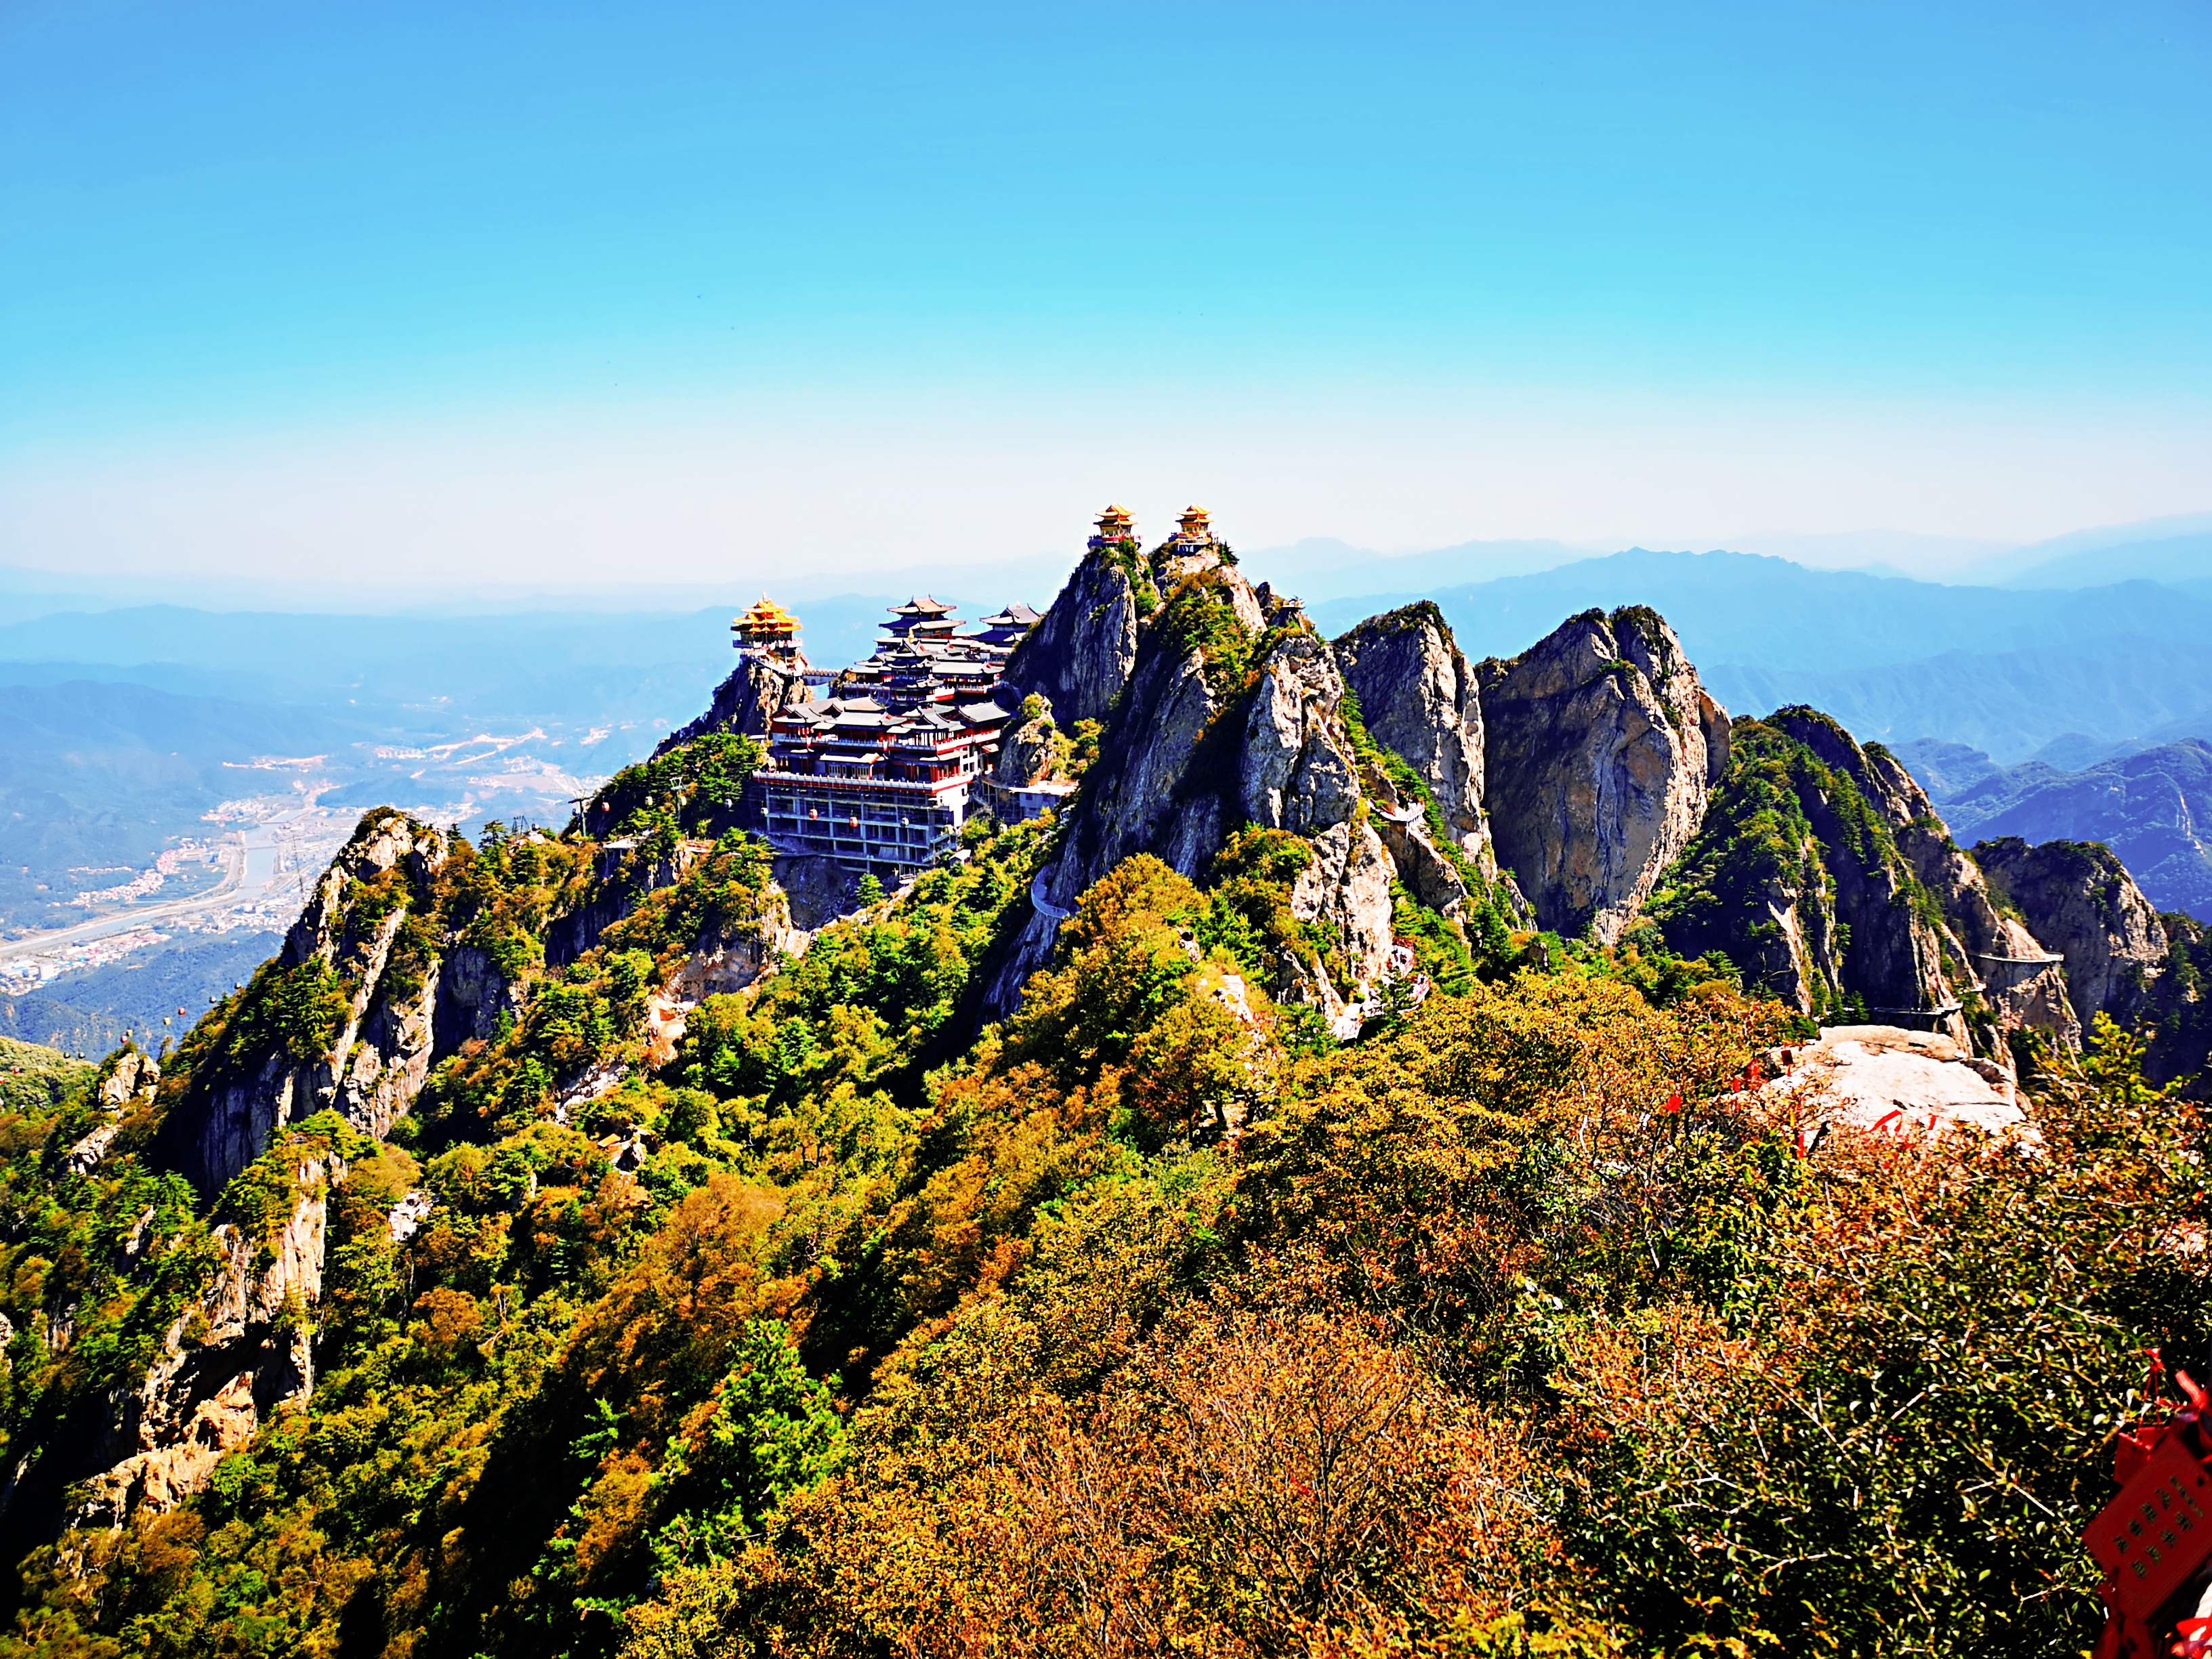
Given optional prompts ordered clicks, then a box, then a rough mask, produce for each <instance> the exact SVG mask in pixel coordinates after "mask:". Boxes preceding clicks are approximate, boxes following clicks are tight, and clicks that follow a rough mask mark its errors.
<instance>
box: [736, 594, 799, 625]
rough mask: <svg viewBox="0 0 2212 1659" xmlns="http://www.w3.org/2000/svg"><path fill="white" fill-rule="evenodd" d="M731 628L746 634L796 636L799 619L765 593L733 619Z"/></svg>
mask: <svg viewBox="0 0 2212 1659" xmlns="http://www.w3.org/2000/svg"><path fill="white" fill-rule="evenodd" d="M730 626H731V627H732V629H736V630H737V631H738V632H739V633H744V634H795V633H797V632H798V631H799V618H798V617H794V616H793V615H792V614H791V612H789V611H786V610H785V609H784V608H783V607H782V606H781V605H778V604H777V603H776V602H775V600H774V599H770V598H769V596H768V595H767V594H765V593H763V594H762V595H761V596H760V598H759V599H756V600H754V601H753V603H752V606H751V608H750V609H749V610H747V611H743V612H742V613H740V614H739V615H738V616H737V617H733V618H732V620H731V623H730Z"/></svg>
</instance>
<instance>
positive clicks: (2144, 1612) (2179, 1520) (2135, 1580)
mask: <svg viewBox="0 0 2212 1659" xmlns="http://www.w3.org/2000/svg"><path fill="white" fill-rule="evenodd" d="M2208 1507H2212V1474H2208V1473H2207V1471H2206V1469H2205V1468H2204V1465H2203V1464H2202V1463H2200V1462H2197V1460H2196V1458H2194V1457H2193V1456H2191V1455H2190V1453H2189V1449H2188V1448H2186V1447H2185V1446H2184V1445H2183V1444H2182V1443H2181V1437H2180V1436H2179V1434H2169V1435H2167V1436H2166V1438H2165V1439H2163V1440H2161V1441H2160V1442H2159V1443H2158V1445H2157V1446H2156V1447H2155V1448H2154V1449H2153V1450H2152V1451H2151V1453H2150V1454H2149V1455H2148V1456H2147V1457H2145V1458H2144V1459H2143V1461H2142V1468H2138V1469H2137V1470H2136V1473H2135V1474H2134V1477H2133V1478H2132V1479H2130V1480H2129V1482H2128V1484H2127V1485H2126V1486H2123V1487H2122V1488H2121V1489H2120V1495H2119V1496H2118V1498H2114V1499H2113V1500H2112V1502H2111V1503H2109V1504H2106V1506H2105V1509H2104V1512H2103V1513H2102V1514H2100V1515H2099V1516H2098V1517H2097V1518H2096V1519H2095V1520H2094V1521H2093V1522H2090V1523H2089V1529H2088V1531H2087V1532H2085V1533H2084V1534H2081V1541H2082V1542H2083V1543H2085V1544H2087V1546H2088V1547H2089V1553H2090V1554H2092V1555H2093V1556H2095V1557H2096V1558H2097V1564H2098V1565H2100V1566H2101V1567H2103V1568H2104V1570H2105V1571H2106V1575H2107V1576H2108V1577H2111V1579H2112V1583H2113V1585H2114V1587H2115V1594H2114V1596H2113V1599H2114V1600H2115V1601H2118V1603H2119V1604H2120V1607H2121V1608H2122V1610H2123V1611H2124V1612H2125V1613H2127V1614H2128V1615H2129V1616H2130V1618H2132V1619H2136V1620H2142V1621H2146V1622H2147V1621H2148V1620H2149V1618H2150V1615H2151V1614H2152V1613H2155V1612H2157V1611H2158V1608H2159V1605H2160V1603H2161V1602H2163V1601H2165V1600H2166V1597H2168V1596H2169V1595H2172V1594H2173V1593H2174V1591H2176V1590H2178V1589H2180V1588H2181V1586H2182V1583H2183V1581H2184V1580H2185V1579H2186V1578H2187V1577H2189V1575H2190V1574H2191V1573H2192V1572H2194V1571H2197V1568H2198V1567H2200V1566H2202V1565H2203V1564H2204V1559H2205V1557H2207V1556H2212V1517H2208V1516H2207V1515H2206V1512H2205V1511H2206V1509H2207V1508H2208Z"/></svg>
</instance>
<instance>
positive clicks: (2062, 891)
mask: <svg viewBox="0 0 2212 1659" xmlns="http://www.w3.org/2000/svg"><path fill="white" fill-rule="evenodd" d="M1974 861H1975V862H1976V863H1977V864H1978V865H1979V866H1981V868H1982V870H1983V872H1984V874H1985V875H1987V877H1988V878H1989V882H1990V887H1991V888H1992V889H1994V890H1996V893H1997V894H1999V895H2000V896H2002V897H2003V898H2005V899H2007V900H2008V901H2010V902H2012V903H2013V904H2015V905H2017V906H2018V907H2019V908H2020V911H2021V915H2024V916H2026V917H2027V926H2028V927H2029V928H2030V929H2031V930H2033V933H2034V935H2035V937H2036V938H2037V939H2039V940H2040V941H2042V943H2043V944H2044V945H2046V946H2048V947H2049V948H2050V949H2051V950H2052V951H2057V952H2058V953H2059V954H2060V955H2061V956H2063V957H2065V959H2066V986H2067V990H2068V993H2069V995H2070V997H2071V998H2072V1000H2073V1004H2074V1012H2075V1013H2076V1014H2077V1015H2079V1016H2080V1018H2081V1024H2082V1025H2083V1026H2084V1027H2085V1028H2086V1027H2087V1026H2089V1025H2091V1024H2093V1023H2094V1021H2095V1019H2096V1017H2097V1016H2098V1015H2099V1014H2100V1013H2102V1014H2109V1015H2111V1016H2112V1018H2114V1019H2116V1020H2118V1021H2119V1022H2120V1023H2121V1024H2127V1023H2129V1022H2130V1021H2132V1020H2134V1019H2136V1018H2138V1017H2139V1016H2140V1015H2142V1013H2143V1012H2146V1010H2147V1009H2148V1007H2149V1006H2150V1002H2151V992H2152V988H2153V982H2154V981H2155V980H2156V979H2157V977H2158V975H2159V972H2160V969H2161V967H2162V966H2163V965H2164V963H2165V960H2166V949H2167V941H2166V927H2165V925H2164V924H2163V923H2162V922H2160V921H2159V918H2158V913H2157V911H2156V910H2155V909H2154V908H2152V906H2151V902H2150V901H2149V900H2148V898H2146V897H2144V896H2143V892H2142V889H2141V888H2140V887H2138V886H2136V883H2135V879H2134V878H2133V877H2131V876H2130V875H2129V874H2128V871H2127V866H2125V865H2124V864H2122V863H2121V862H2120V860H2119V855H2118V854H2116V853H2114V852H2113V851H2112V848H2109V847H2104V846H2100V844H2098V843H2097V842H2081V841H2050V842H2044V843H2043V845H2041V846H2040V847H2031V846H2029V845H2028V844H2027V842H2025V841H2022V840H2021V839H2020V838H2019V837H2018V836H2005V837H2002V838H2001V839H1998V840H1996V841H1985V842H1979V843H1978V844H1977V845H1976V847H1975V848H1974Z"/></svg>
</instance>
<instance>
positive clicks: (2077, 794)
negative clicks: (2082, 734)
mask: <svg viewBox="0 0 2212 1659" xmlns="http://www.w3.org/2000/svg"><path fill="white" fill-rule="evenodd" d="M2083 741H2084V742H2086V740H2083ZM2065 746H2066V745H2063V744H2062V745H2053V747H2054V749H2062V750H2063V748H2064V747H2065ZM1896 754H1897V757H1898V758H1899V760H1901V761H1903V762H1904V763H1905V767H1906V768H1907V769H1908V770H1910V771H1911V773H1912V775H1914V776H1915V777H1916V778H1917V779H1918V780H1919V781H1920V785H1921V787H1923V788H1924V789H1926V790H1927V791H1928V794H1929V799H1931V800H1933V801H1934V802H1935V803H1936V810H1937V811H1939V812H1941V813H1942V815H1943V820H1944V822H1945V823H1947V824H1948V826H1949V827H1950V830H1951V835H1952V837H1953V839H1954V840H1955V841H1957V842H1959V843H1960V845H1961V846H1972V844H1973V843H1974V842H1978V841H1993V840H1995V839H1996V838H1997V837H1999V836H2020V837H2021V839H2023V840H2025V841H2030V842H2046V841H2096V842H2104V843H2105V845H2106V846H2107V847H2110V848H2112V850H2113V851H2114V852H2115V853H2118V854H2119V855H2120V861H2121V862H2122V863H2124V864H2125V865H2126V866H2128V872H2129V873H2130V875H2132V876H2133V877H2134V878H2136V885H2138V886H2140V887H2141V888H2142V890H2143V893H2144V895H2145V896H2147V897H2148V898H2149V900H2150V901H2151V902H2153V903H2154V904H2155V905H2157V906H2158V907H2159V908H2160V909H2161V910H2185V911H2187V912H2188V913H2189V914H2190V915H2193V916H2195V917H2197V918H2198V919H2199V920H2200V921H2212V743H2208V742H2206V741H2205V740H2204V739H2203V738H2185V739H2184V740H2183V741H2181V742H2179V743H2170V744H2159V745H2157V746H2156V747H2153V748H2147V749H2142V750H2136V752H2134V753H2130V754H2124V755H2119V756H2115V757H2112V758H2111V759H2107V760H2103V761H2100V762H2098V763H2095V764H2093V765H2090V766H2087V767H2085V768H2082V769H2078V770H2072V771H2067V770H2062V769H2059V768H2058V767H2057V766H2054V765H2052V764H2051V763H2049V762H2048V761H2045V760H2031V761H2028V762H2026V763H2023V764H2021V765H2019V766H2015V767H2009V768H2005V767H1999V766H1997V765H1996V764H1995V763H1993V762H1992V761H1990V757H1988V756H1987V755H1985V754H1983V753H1981V752H1980V751H1979V750H1974V749H1972V748H1969V747H1967V746H1966V745H1965V744H1945V743H1940V742H1932V741H1928V740H1922V741H1920V742H1916V743H1907V744H1899V745H1898V746H1897V749H1896Z"/></svg>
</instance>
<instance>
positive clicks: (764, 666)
mask: <svg viewBox="0 0 2212 1659" xmlns="http://www.w3.org/2000/svg"><path fill="white" fill-rule="evenodd" d="M806 667H807V661H806V659H805V657H804V656H801V655H799V653H796V652H794V653H792V657H791V659H790V661H789V662H788V663H787V664H785V665H778V664H776V663H774V662H771V661H769V660H768V659H766V658H764V657H760V656H756V655H752V654H748V655H746V656H745V657H744V658H743V659H741V660H740V661H739V662H738V665H737V666H736V667H735V668H734V669H732V670H731V671H730V674H729V677H728V678H726V679H725V680H724V681H723V682H722V683H721V684H720V685H718V686H716V687H715V688H714V701H713V702H709V703H708V705H707V712H706V713H705V714H702V715H700V716H699V718H698V719H697V720H693V721H692V722H691V723H690V725H688V726H678V728H677V729H676V730H675V731H673V732H670V733H669V734H668V735H667V736H666V737H665V738H662V739H661V740H660V741H659V743H658V744H655V745H654V746H653V756H654V757H655V758H656V759H657V758H658V757H660V756H662V755H665V754H666V753H667V752H668V751H669V750H671V749H680V748H682V747H683V746H684V744H687V743H690V742H693V741H694V740H696V739H697V738H702V737H704V736H706V735H707V733H708V732H735V733H736V734H737V735H738V736H739V737H741V738H761V737H765V736H767V735H768V729H769V724H770V722H772V721H773V720H775V717H776V716H777V715H778V714H781V713H783V712H784V710H786V709H787V708H796V707H797V706H798V705H799V704H801V703H804V702H808V701H810V700H811V696H812V690H811V688H810V687H809V686H808V685H807V684H806V682H805V679H804V678H802V675H803V674H804V671H805V669H806Z"/></svg>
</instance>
